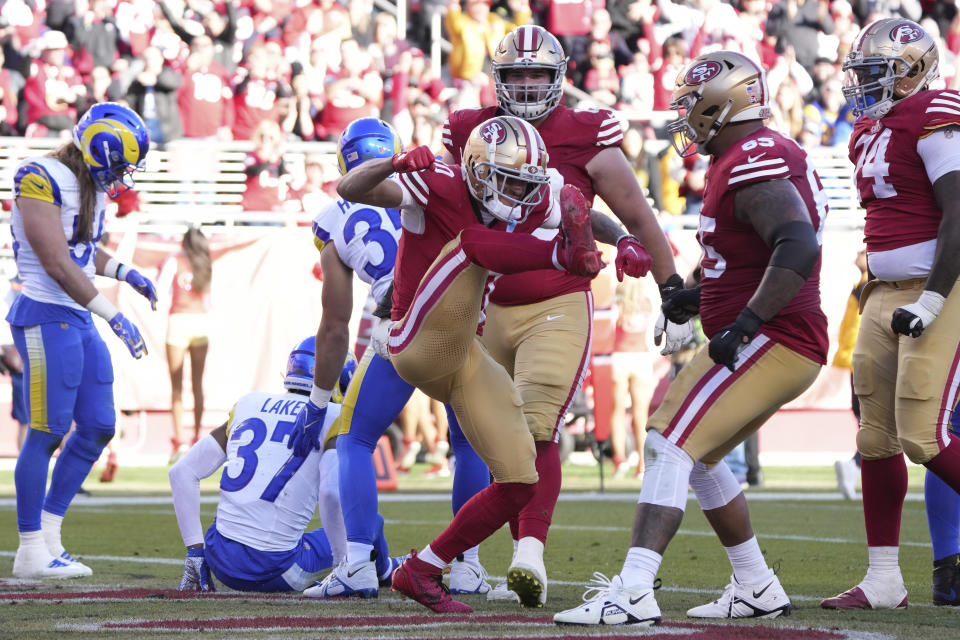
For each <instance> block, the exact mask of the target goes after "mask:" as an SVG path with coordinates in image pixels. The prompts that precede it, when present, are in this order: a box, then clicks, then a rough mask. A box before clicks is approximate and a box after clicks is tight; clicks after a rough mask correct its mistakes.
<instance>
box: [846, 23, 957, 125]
mask: <svg viewBox="0 0 960 640" xmlns="http://www.w3.org/2000/svg"><path fill="white" fill-rule="evenodd" d="M939 59H940V54H939V52H938V51H937V43H936V41H935V40H934V39H933V36H931V35H930V34H929V33H927V32H926V31H924V30H923V28H922V27H921V26H920V25H918V24H917V23H916V22H911V21H910V20H903V19H901V18H884V19H882V20H876V21H875V22H871V23H870V24H868V25H867V26H866V27H864V28H863V30H862V31H861V32H860V34H859V35H858V36H857V38H856V39H855V40H854V41H853V46H852V47H851V48H850V53H849V54H847V58H846V60H844V61H843V70H844V71H845V72H846V77H845V79H844V83H843V84H844V87H843V96H844V97H845V98H846V99H847V102H848V103H849V104H850V106H851V107H852V108H853V113H854V115H858V116H859V115H861V114H863V115H865V116H867V117H868V118H871V119H872V120H879V119H880V118H882V117H883V116H885V115H887V114H888V113H889V112H890V109H892V108H893V103H894V102H895V101H897V100H902V99H903V98H909V97H910V96H912V95H914V94H915V93H917V92H918V91H920V90H921V89H924V88H925V87H926V86H927V85H928V84H930V82H931V81H933V80H934V79H936V77H937V76H938V75H939V70H938V68H937V67H938V64H939V61H940V60H939Z"/></svg>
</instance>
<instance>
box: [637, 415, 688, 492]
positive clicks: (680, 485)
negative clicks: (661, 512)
mask: <svg viewBox="0 0 960 640" xmlns="http://www.w3.org/2000/svg"><path fill="white" fill-rule="evenodd" d="M643 459H644V464H645V465H646V470H645V471H644V474H643V487H642V488H641V489H640V500H639V502H644V503H647V504H655V505H658V506H661V507H674V508H676V509H680V510H681V511H683V510H684V509H685V508H686V506H687V486H688V485H689V483H690V473H691V472H692V471H693V459H691V458H690V456H689V455H687V453H686V451H684V450H683V449H681V448H680V447H678V446H677V445H675V444H673V443H672V442H670V441H669V440H667V439H666V438H664V437H663V435H662V434H661V433H660V432H659V431H653V430H651V431H648V432H647V439H646V442H645V443H644V445H643Z"/></svg>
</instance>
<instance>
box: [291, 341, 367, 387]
mask: <svg viewBox="0 0 960 640" xmlns="http://www.w3.org/2000/svg"><path fill="white" fill-rule="evenodd" d="M315 345H316V337H315V336H309V337H307V338H304V339H303V340H302V341H301V342H300V344H298V345H297V346H296V347H294V349H293V351H291V352H290V357H289V358H287V372H286V374H285V375H284V378H283V386H284V387H286V389H287V390H288V391H303V392H305V393H310V391H311V390H312V389H313V371H314V368H315V366H316V346H315ZM356 370H357V359H356V358H355V357H354V355H353V353H351V352H349V351H348V352H347V358H346V360H345V361H344V364H343V369H342V370H341V371H340V378H339V380H338V381H337V386H336V388H334V390H333V395H332V396H331V397H330V401H331V402H336V403H342V402H343V394H344V393H346V392H347V387H349V386H350V380H352V379H353V374H354V372H355V371H356Z"/></svg>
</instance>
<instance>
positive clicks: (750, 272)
mask: <svg viewBox="0 0 960 640" xmlns="http://www.w3.org/2000/svg"><path fill="white" fill-rule="evenodd" d="M768 100H769V97H768V91H767V86H766V80H765V77H764V72H763V70H762V69H760V68H759V67H758V66H757V65H756V64H755V63H754V62H752V61H751V60H750V59H749V58H747V57H745V56H743V55H741V54H739V53H734V52H730V51H717V52H713V53H709V54H706V55H703V56H700V57H698V58H696V59H694V60H693V61H692V62H691V63H690V64H689V65H688V66H687V67H686V68H685V69H684V70H683V71H682V72H681V73H680V75H679V76H678V77H677V81H676V88H675V89H674V92H673V101H672V104H671V107H672V108H673V109H676V110H677V111H678V114H679V117H678V119H677V121H676V122H674V123H672V124H671V125H670V127H669V131H671V133H673V134H674V145H675V146H676V148H677V151H678V152H679V153H680V155H681V156H688V155H690V154H692V153H695V152H699V153H700V154H703V155H710V156H712V161H711V164H710V168H709V169H708V171H707V178H706V179H707V186H706V189H705V192H704V202H703V209H702V210H701V212H700V228H699V231H698V233H697V237H698V239H699V241H700V245H701V247H702V248H703V258H702V259H701V262H700V266H701V269H702V279H701V284H700V287H699V288H698V289H691V290H680V291H676V292H674V293H673V294H671V295H668V296H667V298H666V300H665V301H664V303H663V312H664V315H665V316H666V317H668V318H672V319H674V320H676V321H682V320H685V319H687V318H689V315H690V314H691V313H696V311H697V309H698V308H699V313H700V318H701V321H702V324H703V331H704V333H705V334H706V335H707V336H709V338H710V342H709V343H708V344H707V345H704V346H703V347H702V348H701V349H700V350H699V351H698V352H697V353H696V355H695V356H694V358H693V360H692V361H691V362H690V364H688V365H687V366H686V367H684V369H683V370H682V371H681V372H680V374H679V376H677V378H676V380H674V381H673V383H672V384H671V385H670V388H669V389H668V390H667V395H666V397H665V398H664V400H663V403H662V404H661V405H660V408H659V409H658V410H657V411H656V413H654V415H653V416H652V417H651V418H650V421H649V423H648V427H647V428H648V430H649V433H648V435H647V441H646V445H645V447H644V454H645V456H644V457H645V462H646V470H645V472H644V477H643V487H642V489H641V491H640V499H639V504H638V505H637V510H636V517H635V520H634V523H633V534H632V537H631V542H630V549H629V551H628V552H627V557H626V560H625V562H624V564H623V568H622V569H621V571H620V574H619V575H616V576H614V577H613V579H611V580H607V579H606V578H605V577H604V578H603V579H602V580H601V579H599V576H598V579H597V580H596V581H595V583H594V585H591V590H592V593H593V594H594V596H593V597H592V598H590V599H589V601H587V602H585V603H584V604H582V605H581V606H579V607H576V608H573V609H570V610H567V611H562V612H560V613H558V614H556V615H555V616H554V621H555V622H557V623H559V624H584V625H596V624H657V623H658V622H659V621H660V609H659V607H658V606H657V603H656V600H655V598H654V595H653V586H654V584H653V583H654V578H655V577H656V574H657V571H658V570H659V568H660V563H661V560H662V554H663V553H664V551H665V550H666V547H667V545H668V544H669V542H670V540H671V539H672V538H673V536H674V535H675V534H676V532H677V529H678V527H679V526H680V522H681V520H682V519H683V511H684V508H685V506H686V501H687V486H688V485H690V486H692V487H693V490H694V493H695V494H696V496H697V500H698V501H699V503H700V506H701V508H702V509H703V510H704V514H705V515H706V516H707V520H708V521H709V522H710V524H711V526H713V528H714V530H715V531H716V532H717V535H718V536H719V538H720V541H721V543H722V544H723V546H724V547H725V549H726V551H727V555H728V556H729V558H730V562H731V564H732V565H733V576H732V578H731V583H730V585H728V586H727V588H726V589H725V590H724V593H723V595H722V596H721V597H720V598H719V599H717V600H716V601H714V602H711V603H709V604H705V605H702V606H699V607H694V608H693V609H690V610H689V611H688V612H687V615H688V616H691V617H697V618H743V617H767V618H772V617H776V616H778V615H786V614H789V612H790V601H789V599H788V598H787V595H786V593H785V592H784V590H783V587H782V586H781V585H780V582H779V580H778V579H777V577H776V576H775V575H774V572H773V571H772V570H771V569H770V568H769V567H768V566H767V564H766V562H765V561H764V558H763V555H762V553H761V552H760V547H759V546H758V544H757V539H756V537H755V536H754V534H753V530H752V528H751V526H750V519H749V511H748V509H747V503H746V500H745V498H744V497H743V492H742V491H741V489H740V485H739V483H738V482H737V481H736V479H735V478H734V476H733V474H732V473H731V471H730V469H729V467H727V466H726V464H723V463H722V460H723V457H724V456H725V455H726V454H727V453H728V452H729V451H730V450H731V449H732V448H733V447H734V446H736V445H737V444H738V443H740V442H741V441H742V440H743V439H744V438H745V437H746V436H748V435H749V434H751V433H753V432H754V431H756V430H757V429H758V428H759V427H760V426H761V425H762V424H763V423H764V422H766V420H767V419H768V418H769V417H770V416H771V415H773V414H774V412H776V411H777V410H778V409H779V408H780V406H781V405H783V404H784V403H786V402H788V401H790V400H792V399H793V398H795V397H797V396H798V395H800V393H802V392H803V390H804V389H806V388H807V387H808V386H809V385H810V384H811V383H812V382H813V380H814V379H815V378H816V376H817V373H818V372H819V371H820V367H821V366H822V365H823V364H825V363H826V355H827V321H826V317H825V316H824V315H823V312H822V311H821V310H820V240H819V233H820V231H821V229H822V228H823V227H822V225H823V222H824V216H825V215H826V212H827V199H826V196H825V194H824V193H823V189H822V187H821V185H820V180H819V178H818V177H817V174H816V172H815V171H814V169H813V166H812V164H811V163H810V161H809V159H808V158H807V156H806V154H805V153H804V152H803V150H802V149H801V148H800V147H799V146H798V145H797V144H796V143H795V142H794V141H793V140H791V139H790V138H787V137H785V136H782V135H780V134H779V133H777V132H775V131H773V130H771V129H768V128H766V127H765V126H764V124H763V120H764V119H765V118H767V117H769V115H770V109H769V107H768V104H769V102H768ZM585 595H586V594H585Z"/></svg>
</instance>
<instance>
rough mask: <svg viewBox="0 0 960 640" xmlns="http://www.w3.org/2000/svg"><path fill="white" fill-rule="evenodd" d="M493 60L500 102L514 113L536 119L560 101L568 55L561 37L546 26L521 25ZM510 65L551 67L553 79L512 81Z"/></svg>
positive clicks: (494, 78)
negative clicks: (530, 82)
mask: <svg viewBox="0 0 960 640" xmlns="http://www.w3.org/2000/svg"><path fill="white" fill-rule="evenodd" d="M491 61H492V67H493V82H494V84H495V85H496V88H497V104H498V105H500V108H501V109H503V110H504V111H506V112H507V113H509V114H510V115H512V116H516V117H518V118H523V119H524V120H536V119H537V118H540V117H542V116H545V115H547V114H549V113H550V112H551V111H553V110H554V109H555V108H556V106H557V105H558V104H560V98H561V96H562V95H563V77H564V75H565V74H566V73H567V58H566V56H565V55H564V53H563V47H561V46H560V41H559V40H557V39H556V38H555V37H554V36H553V35H552V34H551V33H550V32H549V31H547V30H546V29H544V28H543V27H539V26H536V25H525V26H522V27H517V28H516V29H514V30H513V31H511V32H510V33H508V34H507V35H506V36H504V38H503V40H501V41H500V44H499V45H498V46H497V50H496V51H495V52H494V54H493V56H492V57H491ZM510 69H547V70H548V71H550V73H551V80H550V82H548V83H547V84H542V85H528V84H526V83H522V82H521V83H509V82H507V81H506V79H505V77H504V72H505V71H508V70H510Z"/></svg>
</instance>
